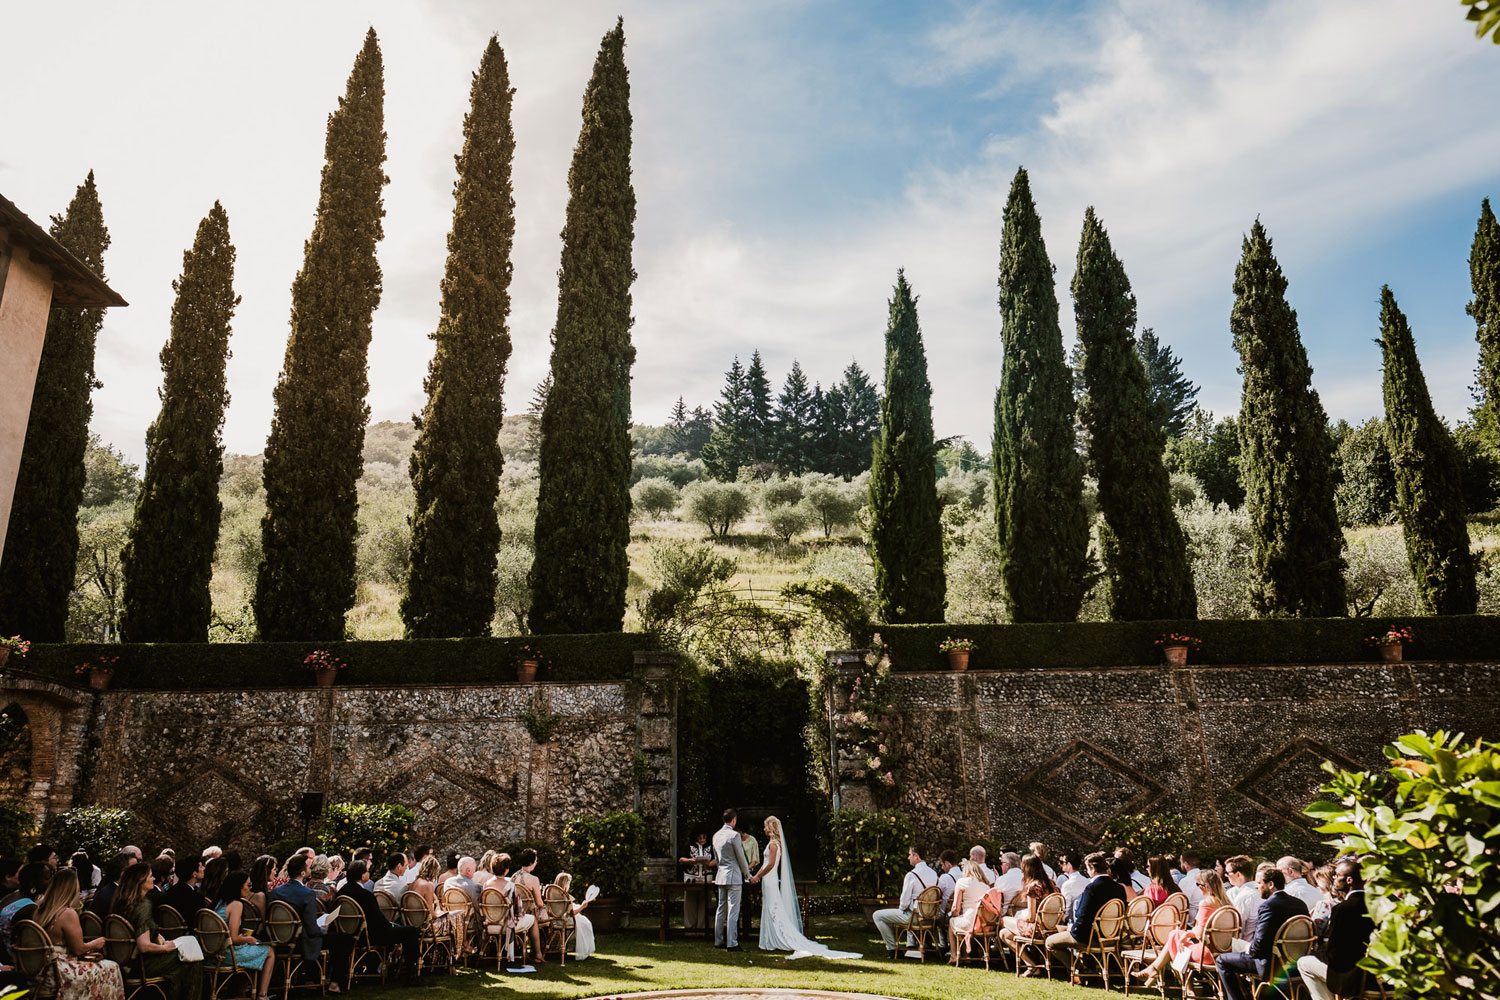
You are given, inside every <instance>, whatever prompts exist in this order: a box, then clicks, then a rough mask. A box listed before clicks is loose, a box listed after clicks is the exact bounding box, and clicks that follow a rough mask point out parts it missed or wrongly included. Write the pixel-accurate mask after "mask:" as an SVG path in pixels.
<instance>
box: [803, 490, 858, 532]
mask: <svg viewBox="0 0 1500 1000" xmlns="http://www.w3.org/2000/svg"><path fill="white" fill-rule="evenodd" d="M807 478H808V479H809V480H810V482H809V484H808V486H807V490H806V492H805V494H804V496H803V502H804V503H806V504H807V506H808V509H810V510H811V511H812V512H813V516H814V517H815V518H817V524H819V525H820V526H821V527H822V529H823V537H824V538H828V537H830V536H831V535H832V534H833V533H834V531H835V530H837V529H839V528H843V527H847V526H848V525H851V524H853V523H854V522H855V520H856V519H857V518H858V516H859V509H860V508H861V507H862V506H864V502H865V495H864V493H862V492H861V491H860V489H859V487H858V486H857V485H855V484H854V483H843V482H839V481H838V480H836V479H834V478H833V477H832V476H809V477H807Z"/></svg>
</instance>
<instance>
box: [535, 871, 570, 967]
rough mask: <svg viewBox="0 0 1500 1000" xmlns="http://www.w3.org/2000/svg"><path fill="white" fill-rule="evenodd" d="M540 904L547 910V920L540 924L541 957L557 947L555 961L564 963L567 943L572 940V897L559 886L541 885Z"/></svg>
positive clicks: (565, 961)
mask: <svg viewBox="0 0 1500 1000" xmlns="http://www.w3.org/2000/svg"><path fill="white" fill-rule="evenodd" d="M542 905H543V906H544V907H546V910H547V921H546V923H544V924H542V957H543V958H545V957H546V956H547V953H548V952H550V951H551V950H552V946H553V945H556V947H557V961H558V963H559V964H566V963H567V961H568V944H569V942H571V941H572V940H573V934H574V930H575V926H576V925H575V924H574V922H573V899H572V897H570V896H569V895H568V894H567V893H566V892H563V890H562V887H561V886H556V885H548V886H543V887H542Z"/></svg>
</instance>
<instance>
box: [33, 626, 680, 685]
mask: <svg viewBox="0 0 1500 1000" xmlns="http://www.w3.org/2000/svg"><path fill="white" fill-rule="evenodd" d="M523 646H529V647H530V648H532V649H534V650H538V651H540V652H541V654H542V657H543V665H544V666H543V669H542V670H540V671H538V673H537V680H539V681H601V680H618V679H621V678H626V677H629V676H630V675H631V672H632V669H633V664H634V656H633V654H634V653H636V652H637V651H645V650H655V649H657V648H658V647H657V644H656V643H655V641H654V640H653V639H652V638H651V637H650V636H646V635H640V634H635V633H629V632H611V633H605V634H600V635H546V636H521V637H512V638H504V639H495V638H468V639H398V640H392V641H384V642H375V641H362V642H246V643H229V642H223V643H110V644H108V645H105V644H101V643H34V644H33V645H32V647H31V652H29V653H28V654H26V656H24V657H20V658H17V657H12V658H11V660H10V662H9V663H7V664H6V670H7V671H10V670H17V671H24V672H26V673H29V674H33V675H38V676H41V677H46V678H49V679H54V680H61V681H64V682H66V683H77V684H84V683H87V679H86V678H84V677H80V676H77V675H75V674H74V668H75V667H77V666H78V665H80V664H83V663H88V662H91V661H92V662H96V661H97V658H98V657H100V656H117V657H119V660H118V662H116V663H115V664H114V667H115V673H114V677H113V678H112V680H111V682H110V687H111V688H131V689H138V690H139V689H158V690H159V689H167V690H177V689H202V690H214V689H220V688H268V687H307V686H309V685H311V684H312V683H313V677H312V673H311V671H308V670H307V669H305V668H304V667H303V666H302V659H303V657H305V656H307V654H308V653H310V652H312V651H313V650H315V649H326V650H328V651H329V652H331V653H332V654H333V655H334V656H337V657H338V658H339V659H341V660H343V661H344V662H345V664H347V666H346V667H345V668H344V669H343V670H341V671H339V677H338V682H337V683H339V684H342V685H349V684H396V685H413V684H493V683H497V682H502V681H514V680H515V679H516V673H515V663H516V660H517V659H518V658H519V657H518V654H519V652H520V650H521V647H523Z"/></svg>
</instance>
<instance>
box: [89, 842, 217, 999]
mask: <svg viewBox="0 0 1500 1000" xmlns="http://www.w3.org/2000/svg"><path fill="white" fill-rule="evenodd" d="M155 885H156V883H155V881H154V879H153V877H152V875H151V868H150V866H149V865H131V866H130V867H129V868H126V869H125V871H124V872H122V873H121V874H120V885H119V889H118V890H117V891H116V892H115V894H114V899H113V901H112V902H111V903H110V907H111V909H110V912H111V913H118V914H119V915H121V916H123V917H124V918H125V919H127V920H129V921H130V924H131V927H132V928H134V930H135V933H136V939H135V944H136V948H137V949H138V950H139V951H140V953H141V961H142V963H143V964H144V965H145V969H146V975H148V976H160V977H162V978H163V979H166V980H167V981H168V982H169V983H170V984H171V994H170V997H171V998H172V1000H198V997H199V996H200V995H201V994H202V992H203V970H202V969H200V968H199V967H198V965H197V963H195V962H184V961H183V960H182V958H181V956H179V955H178V954H177V946H176V945H175V944H173V943H172V942H171V941H168V940H166V939H165V938H163V937H162V936H161V932H160V930H159V929H158V928H157V926H156V917H155V915H154V914H152V912H151V901H150V900H148V899H147V898H146V893H148V892H150V891H151V890H152V889H153V888H155ZM193 912H194V913H195V914H196V913H197V911H196V910H195V911H193Z"/></svg>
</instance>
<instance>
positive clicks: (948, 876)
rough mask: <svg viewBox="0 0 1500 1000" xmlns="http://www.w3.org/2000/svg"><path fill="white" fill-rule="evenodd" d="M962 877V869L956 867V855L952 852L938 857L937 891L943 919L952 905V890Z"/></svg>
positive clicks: (945, 852) (946, 852)
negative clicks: (941, 903)
mask: <svg viewBox="0 0 1500 1000" xmlns="http://www.w3.org/2000/svg"><path fill="white" fill-rule="evenodd" d="M963 875H964V872H963V869H962V868H960V867H959V866H958V855H956V854H954V853H953V852H952V851H944V852H943V853H941V854H939V855H938V891H939V892H941V893H942V901H943V905H942V907H941V909H942V911H943V914H944V916H945V917H946V915H947V913H948V910H949V908H950V907H952V905H953V890H954V888H955V887H956V886H957V885H958V880H959V879H961V878H963Z"/></svg>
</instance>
